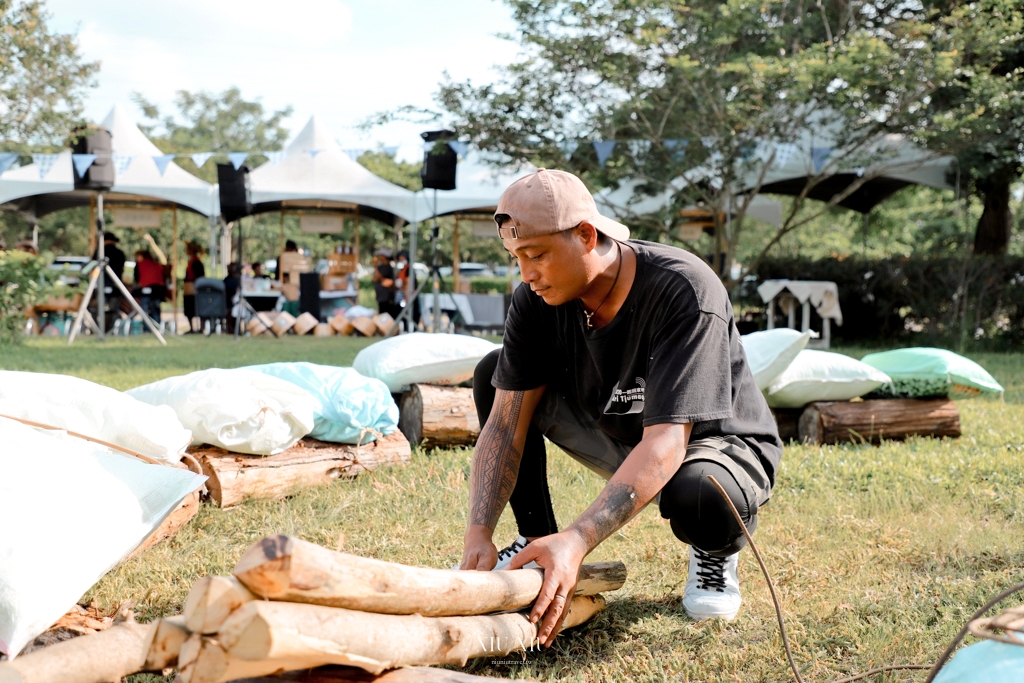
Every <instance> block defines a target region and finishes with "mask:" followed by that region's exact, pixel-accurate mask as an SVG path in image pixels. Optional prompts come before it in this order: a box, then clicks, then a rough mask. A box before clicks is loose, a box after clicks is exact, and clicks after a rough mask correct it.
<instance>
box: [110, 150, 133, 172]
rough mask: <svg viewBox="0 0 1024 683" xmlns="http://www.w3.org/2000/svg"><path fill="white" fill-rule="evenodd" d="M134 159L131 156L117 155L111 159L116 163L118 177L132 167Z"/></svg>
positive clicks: (115, 168)
mask: <svg viewBox="0 0 1024 683" xmlns="http://www.w3.org/2000/svg"><path fill="white" fill-rule="evenodd" d="M134 158H135V157H133V156H132V155H130V154H115V155H113V156H112V157H110V160H111V161H113V162H114V172H115V173H117V175H122V174H123V173H124V172H125V171H127V170H128V167H129V166H131V165H132V160H133V159H134Z"/></svg>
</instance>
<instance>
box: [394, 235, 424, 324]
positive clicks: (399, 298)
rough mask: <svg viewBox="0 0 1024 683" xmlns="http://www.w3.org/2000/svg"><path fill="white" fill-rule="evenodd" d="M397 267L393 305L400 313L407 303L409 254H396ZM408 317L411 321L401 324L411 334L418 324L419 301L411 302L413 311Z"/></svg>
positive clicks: (409, 267)
mask: <svg viewBox="0 0 1024 683" xmlns="http://www.w3.org/2000/svg"><path fill="white" fill-rule="evenodd" d="M397 267H398V274H397V275H396V276H395V286H396V288H397V289H396V291H395V303H396V305H397V307H398V309H399V311H401V309H403V308H405V307H406V306H407V305H408V303H409V302H408V301H407V300H406V290H407V288H408V284H409V278H410V276H411V273H412V263H411V262H410V261H409V252H408V251H406V250H405V249H403V250H402V251H400V252H398V263H397ZM410 315H411V316H412V318H411V320H410V321H409V322H405V321H403V323H402V324H403V325H405V329H407V330H408V331H410V332H411V331H413V330H415V329H416V326H417V325H419V324H420V302H419V299H416V300H415V301H413V310H412V313H411V314H410Z"/></svg>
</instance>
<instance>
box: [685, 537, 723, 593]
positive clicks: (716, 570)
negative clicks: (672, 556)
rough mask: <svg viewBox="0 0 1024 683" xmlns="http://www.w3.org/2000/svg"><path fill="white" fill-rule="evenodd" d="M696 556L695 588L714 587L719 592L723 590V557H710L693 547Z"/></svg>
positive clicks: (705, 588)
mask: <svg viewBox="0 0 1024 683" xmlns="http://www.w3.org/2000/svg"><path fill="white" fill-rule="evenodd" d="M693 552H694V555H696V556H697V576H699V577H700V579H699V580H698V581H697V588H700V589H701V590H710V589H714V590H716V591H718V592H719V593H724V592H725V563H726V559H727V558H724V557H712V556H711V555H708V554H707V553H705V552H704V551H702V550H699V549H697V548H694V549H693Z"/></svg>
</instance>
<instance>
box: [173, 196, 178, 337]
mask: <svg viewBox="0 0 1024 683" xmlns="http://www.w3.org/2000/svg"><path fill="white" fill-rule="evenodd" d="M171 288H172V290H173V293H172V295H171V320H173V321H174V332H175V334H177V332H178V207H177V205H175V207H174V208H173V209H171Z"/></svg>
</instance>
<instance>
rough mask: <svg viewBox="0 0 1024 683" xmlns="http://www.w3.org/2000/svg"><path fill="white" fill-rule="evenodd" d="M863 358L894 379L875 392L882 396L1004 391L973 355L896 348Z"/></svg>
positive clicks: (970, 393)
mask: <svg viewBox="0 0 1024 683" xmlns="http://www.w3.org/2000/svg"><path fill="white" fill-rule="evenodd" d="M861 361H862V362H864V363H866V364H868V365H870V366H871V367H873V368H877V369H878V370H881V371H882V372H884V373H885V374H887V375H889V377H891V378H892V384H891V385H884V386H882V387H879V389H878V390H877V391H875V395H879V396H898V397H901V398H924V397H926V396H949V395H950V394H953V395H955V396H977V395H978V394H997V393H999V392H1001V391H1002V390H1003V387H1002V386H1001V385H1000V384H999V382H997V381H996V380H995V378H994V377H992V375H990V374H988V372H987V371H986V370H985V368H983V367H981V366H980V365H978V364H977V363H975V362H974V361H973V360H971V359H970V358H965V357H963V356H961V355H960V354H957V353H953V352H952V351H947V350H945V349H932V348H925V347H922V348H912V349H896V350H895V351H884V352H882V353H869V354H868V355H866V356H864V357H863V358H862V359H861Z"/></svg>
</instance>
